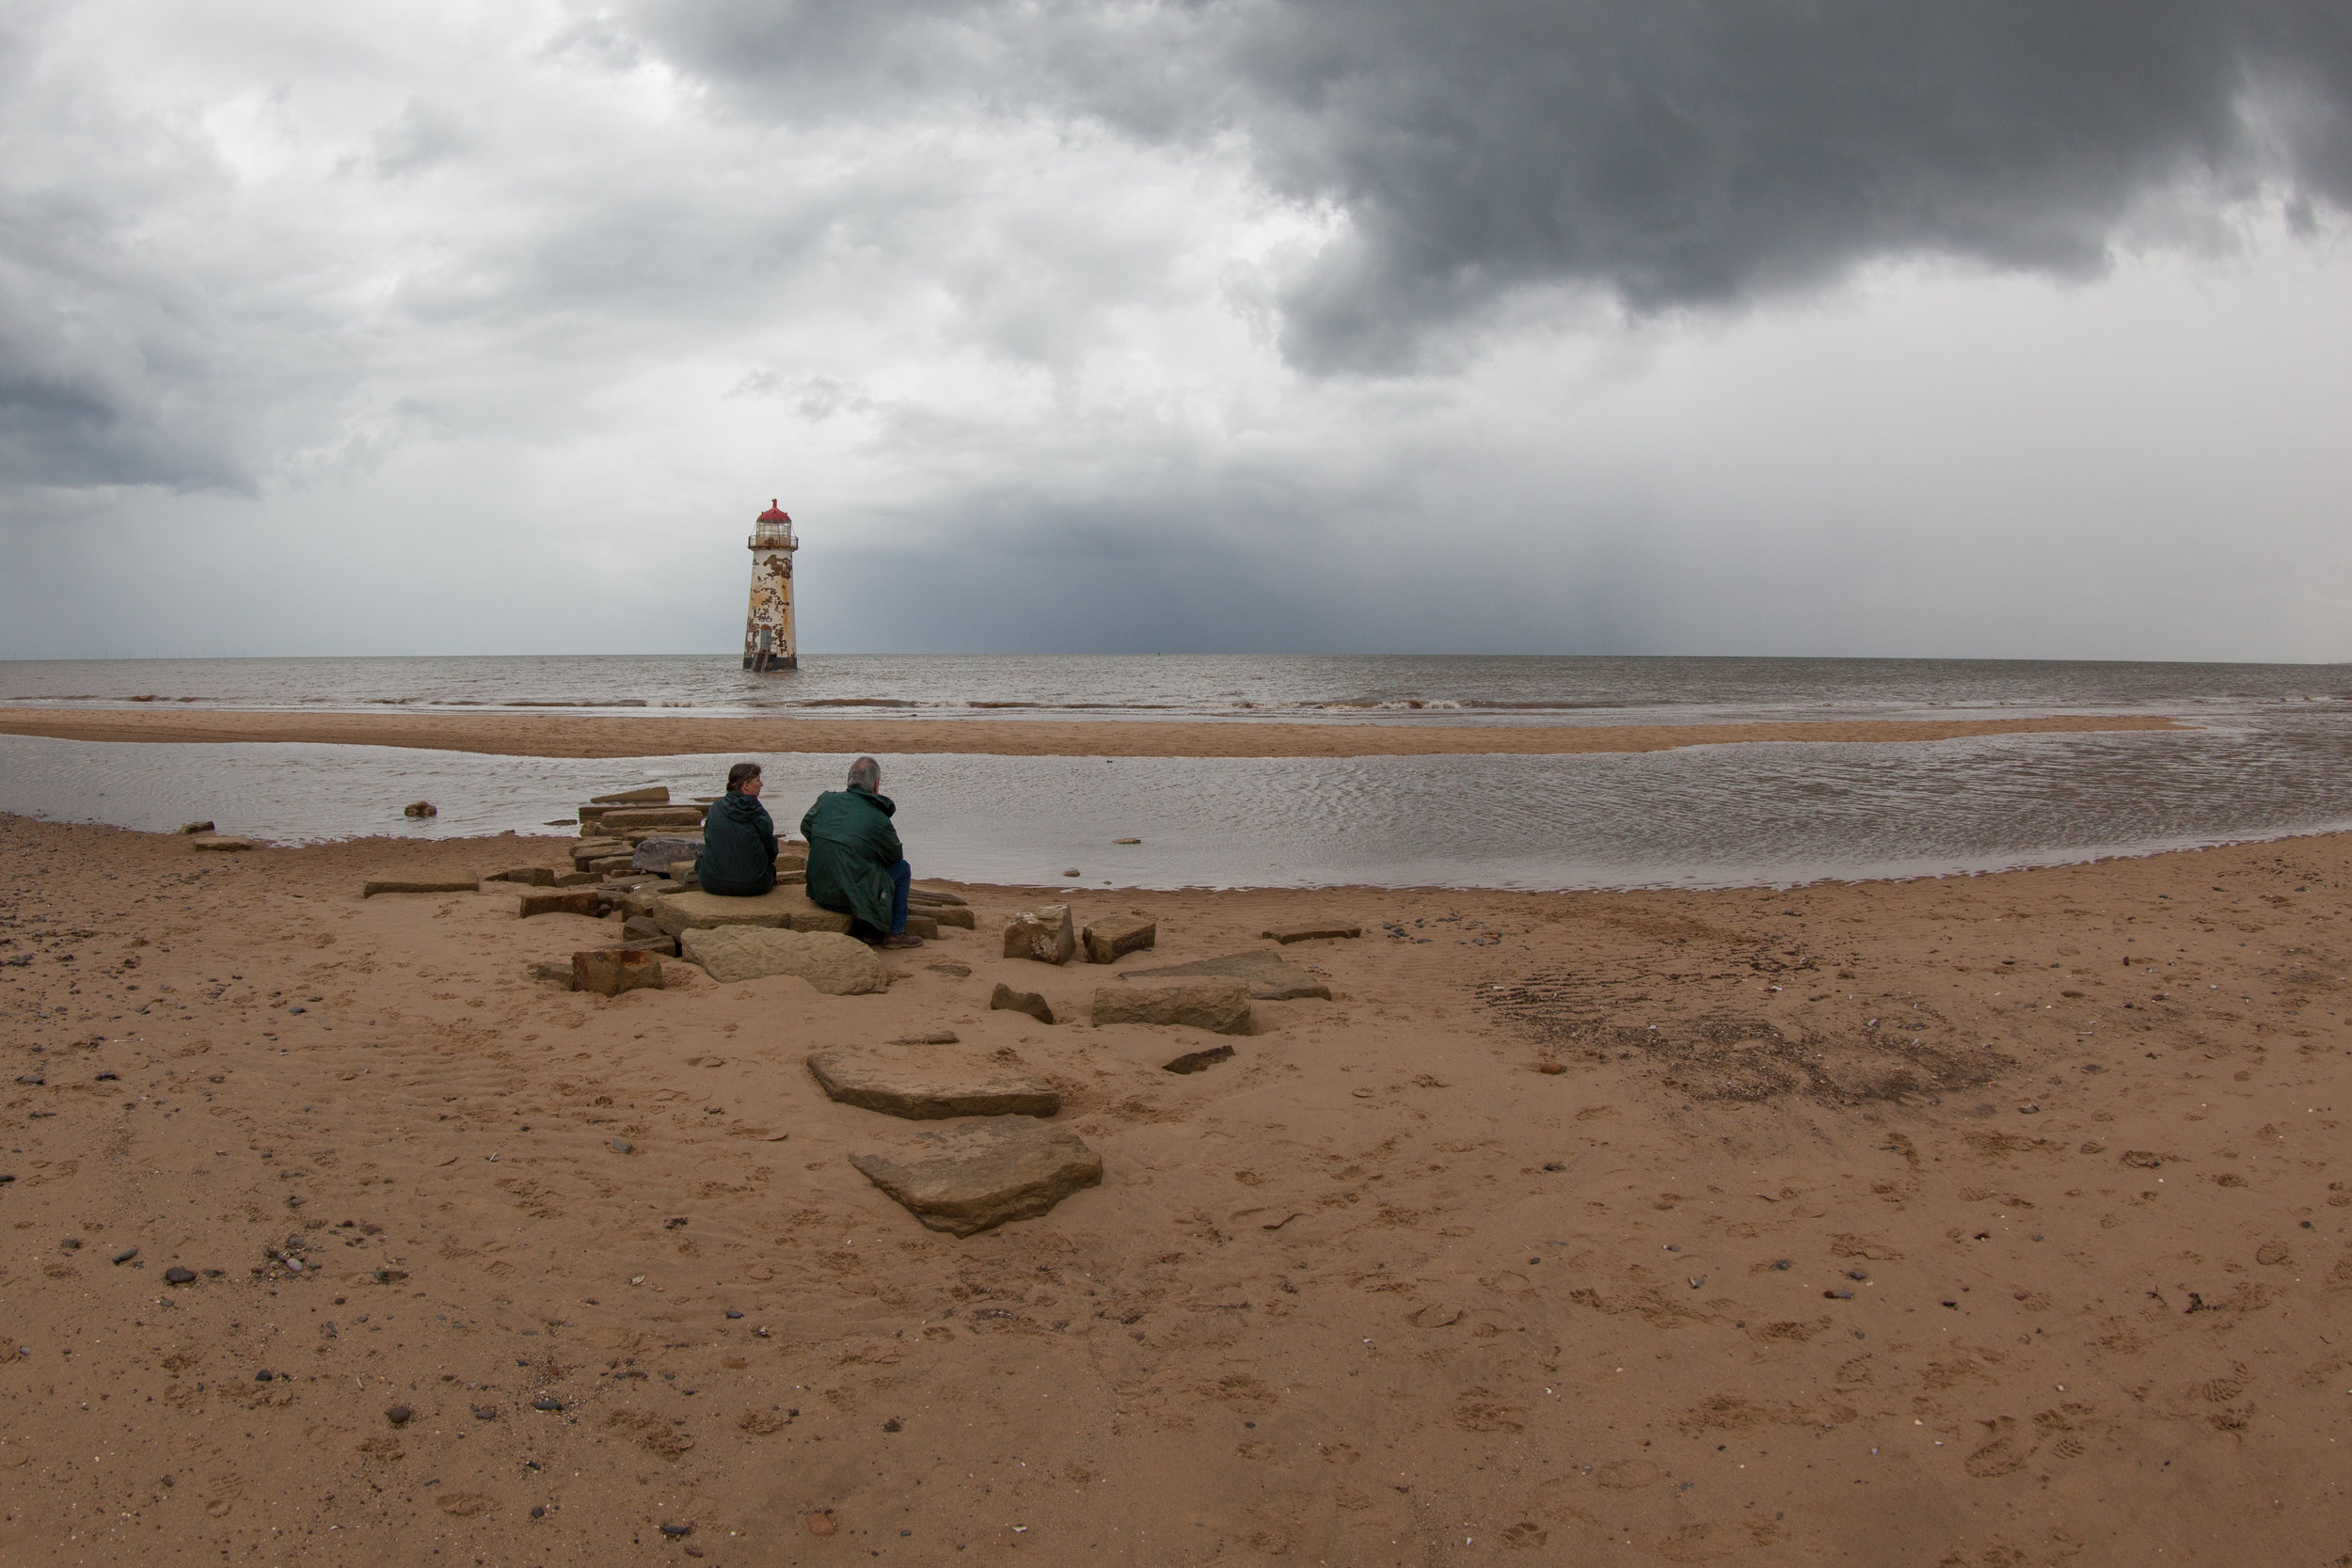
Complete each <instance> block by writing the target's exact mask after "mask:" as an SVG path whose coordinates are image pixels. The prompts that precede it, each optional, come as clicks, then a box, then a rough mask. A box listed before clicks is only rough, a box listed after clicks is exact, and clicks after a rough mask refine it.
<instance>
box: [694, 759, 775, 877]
mask: <svg viewBox="0 0 2352 1568" xmlns="http://www.w3.org/2000/svg"><path fill="white" fill-rule="evenodd" d="M694 880H695V881H696V882H698V883H699V884H701V887H702V890H703V891H704V892H705V893H715V894H718V895H721V896H722V897H726V898H756V897H758V896H759V895H761V894H763V893H766V892H768V891H770V890H771V889H772V888H773V887H774V886H775V885H776V827H775V824H774V823H772V822H771V821H770V820H769V819H768V808H767V807H766V806H763V805H761V804H760V803H759V764H757V763H755V762H739V763H737V764H736V765H735V766H734V767H732V768H728V769H727V792H726V793H725V794H724V795H722V796H720V797H719V800H718V802H717V803H716V804H715V805H713V806H712V807H711V808H710V812H709V815H708V816H706V817H705V818H704V819H703V852H702V854H701V856H700V857H699V858H698V859H697V860H696V861H695V862H694Z"/></svg>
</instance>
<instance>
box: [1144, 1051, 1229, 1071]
mask: <svg viewBox="0 0 2352 1568" xmlns="http://www.w3.org/2000/svg"><path fill="white" fill-rule="evenodd" d="M1232 1059H1233V1048H1232V1046H1230V1045H1212V1046H1210V1047H1208V1048H1207V1049H1206V1050H1202V1051H1187V1052H1185V1053H1184V1054H1183V1055H1181V1056H1179V1057H1177V1058H1176V1059H1175V1060H1174V1061H1172V1062H1162V1063H1161V1064H1160V1070H1161V1071H1162V1072H1199V1071H1200V1070H1202V1069H1205V1068H1210V1067H1214V1066H1216V1064H1217V1063H1219V1062H1230V1061H1232Z"/></svg>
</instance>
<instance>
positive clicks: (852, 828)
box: [694, 757, 923, 947]
mask: <svg viewBox="0 0 2352 1568" xmlns="http://www.w3.org/2000/svg"><path fill="white" fill-rule="evenodd" d="M881 787H882V764H881V763H878V762H876V761H875V760H874V759H873V758H872V757H860V758H858V759H857V761H855V762H853V763H851V764H850V786H849V787H848V788H847V789H829V790H827V791H825V792H824V793H823V794H822V795H819V796H818V797H817V803H816V804H815V805H813V806H811V807H809V808H808V814H807V815H806V816H803V817H802V818H801V836H802V837H803V838H805V839H807V840H808V898H809V902H810V903H812V904H815V905H817V906H818V908H819V909H827V910H831V911H834V913H836V914H846V915H848V916H850V934H851V935H852V936H856V937H860V938H862V939H864V940H865V941H866V942H871V943H873V945H875V946H877V947H920V946H922V945H923V939H922V938H921V937H911V936H909V935H907V884H908V883H909V882H910V881H911V880H913V879H914V872H913V871H911V870H910V869H909V868H908V866H907V862H906V854H905V852H904V851H903V850H902V849H901V848H900V847H899V846H898V832H897V830H895V829H893V828H892V827H891V825H890V818H891V816H892V815H893V814H894V813H896V812H897V811H898V806H897V805H896V804H895V803H894V802H893V801H892V800H891V799H890V797H889V796H887V795H883V794H880V793H878V791H879V790H880V789H881ZM759 788H760V781H759V764H757V763H755V762H739V763H737V764H736V765H735V766H734V767H732V768H728V769H727V792H726V794H724V795H723V796H721V797H720V799H719V801H718V803H717V804H716V805H714V806H712V807H711V808H710V815H709V816H708V817H707V819H706V820H705V821H704V823H703V852H702V858H701V859H700V860H698V861H696V862H695V863H694V876H695V879H696V880H697V881H699V882H701V883H702V889H703V891H704V892H705V893H715V894H717V895H721V896H722V897H728V898H756V897H758V896H759V895H761V894H763V893H766V892H769V891H770V890H771V889H772V888H773V887H774V886H775V885H776V825H775V823H774V822H772V821H771V820H770V819H769V816H768V808H767V807H765V806H763V805H761V804H760V803H759Z"/></svg>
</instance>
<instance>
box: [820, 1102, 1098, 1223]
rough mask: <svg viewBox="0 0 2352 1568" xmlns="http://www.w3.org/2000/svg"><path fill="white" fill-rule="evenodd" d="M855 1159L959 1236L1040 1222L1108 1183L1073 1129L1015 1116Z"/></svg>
mask: <svg viewBox="0 0 2352 1568" xmlns="http://www.w3.org/2000/svg"><path fill="white" fill-rule="evenodd" d="M850 1164H852V1165H854V1166H856V1167H857V1170H858V1172H859V1174H861V1175H862V1176H864V1177H865V1178H866V1180H868V1181H871V1182H872V1183H873V1184H874V1185H875V1186H877V1187H880V1188H881V1189H882V1191H883V1192H884V1193H886V1194H887V1195H889V1196H891V1197H892V1198H893V1199H895V1200H897V1201H898V1202H899V1203H901V1204H903V1205H905V1207H906V1209H907V1211H908V1212H910V1213H912V1214H914V1217H915V1218H916V1219H918V1220H920V1221H921V1222H922V1223H923V1224H924V1225H925V1226H926V1227H929V1228H930V1229H932V1230H945V1231H946V1232H947V1233H948V1234H950V1235H954V1236H971V1235H976V1234H977V1233H978V1232H980V1231H983V1230H989V1229H993V1228H994V1227H997V1226H1000V1225H1003V1224H1005V1223H1006V1222H1007V1221H1008V1220H1026V1219H1035V1218H1037V1217H1038V1216H1039V1215H1040V1214H1042V1213H1044V1212H1047V1211H1048V1210H1050V1209H1052V1208H1053V1207H1054V1205H1055V1204H1057V1203H1059V1202H1060V1201H1061V1200H1062V1199H1063V1198H1066V1197H1068V1196H1070V1195H1071V1194H1073V1193H1075V1192H1078V1191H1081V1190H1082V1189H1084V1188H1087V1187H1093V1186H1099V1185H1101V1184H1102V1180H1103V1157H1102V1156H1101V1155H1099V1154H1097V1153H1095V1152H1094V1150H1092V1149H1090V1148H1088V1147H1087V1146H1086V1145H1085V1143H1084V1142H1082V1141H1081V1140H1080V1139H1079V1137H1078V1135H1077V1134H1076V1133H1074V1132H1066V1131H1064V1130H1063V1129H1061V1128H1058V1127H1052V1126H1048V1125H1046V1124H1045V1123H1043V1122H1039V1121H1033V1120H1030V1119H1028V1118H1026V1117H981V1118H978V1119H976V1120H972V1121H966V1122H963V1123H961V1124H960V1125H958V1126H955V1127H949V1128H945V1129H943V1130H941V1131H940V1132H926V1133H923V1134H921V1135H920V1136H919V1137H917V1138H916V1139H915V1147H914V1148H911V1149H908V1150H906V1151H904V1152H899V1153H886V1154H853V1155H851V1156H850Z"/></svg>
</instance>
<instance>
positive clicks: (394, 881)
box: [359, 877, 480, 898]
mask: <svg viewBox="0 0 2352 1568" xmlns="http://www.w3.org/2000/svg"><path fill="white" fill-rule="evenodd" d="M478 886H480V883H478V882H477V881H476V880H475V879H473V878H471V877H468V878H466V879H464V880H463V881H460V880H458V879H454V878H450V877H371V878H370V879H367V880H366V881H364V882H361V883H360V884H359V896H360V897H362V898H373V897H374V896H375V895H377V894H379V893H471V892H473V891H474V889H475V888H476V887H478Z"/></svg>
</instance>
